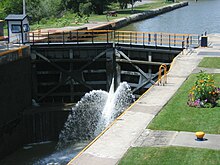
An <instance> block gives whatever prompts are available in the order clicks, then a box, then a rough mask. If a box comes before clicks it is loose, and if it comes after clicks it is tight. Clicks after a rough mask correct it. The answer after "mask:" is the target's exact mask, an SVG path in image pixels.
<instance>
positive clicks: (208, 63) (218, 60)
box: [199, 57, 220, 68]
mask: <svg viewBox="0 0 220 165" xmlns="http://www.w3.org/2000/svg"><path fill="white" fill-rule="evenodd" d="M199 67H204V68H220V57H204V58H203V59H202V61H201V62H200V63H199Z"/></svg>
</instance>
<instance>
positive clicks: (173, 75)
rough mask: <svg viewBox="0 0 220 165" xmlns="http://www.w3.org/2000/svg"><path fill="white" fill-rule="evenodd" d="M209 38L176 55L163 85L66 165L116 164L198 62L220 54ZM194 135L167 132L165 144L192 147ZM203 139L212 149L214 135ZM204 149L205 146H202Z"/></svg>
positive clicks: (213, 37) (212, 37)
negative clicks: (202, 44) (206, 45)
mask: <svg viewBox="0 0 220 165" xmlns="http://www.w3.org/2000/svg"><path fill="white" fill-rule="evenodd" d="M209 39H210V40H211V41H210V43H211V45H210V48H198V49H195V50H193V51H191V52H190V53H187V55H186V54H179V55H178V56H177V57H176V58H175V60H174V62H173V64H172V67H171V69H170V71H169V73H168V84H167V85H166V86H153V87H152V88H150V90H148V91H147V92H146V93H145V94H143V95H142V97H141V98H140V99H139V100H137V101H136V102H135V103H134V104H133V105H132V106H131V107H130V108H129V109H128V110H127V111H126V112H125V114H124V115H122V116H121V117H119V118H118V119H117V120H116V122H115V123H114V124H113V125H112V126H111V127H110V128H109V129H108V130H107V131H106V132H105V133H104V134H103V135H102V136H101V137H100V138H98V140H97V141H95V142H94V143H93V144H92V145H91V146H90V147H89V148H88V149H87V150H86V151H85V152H83V153H82V154H81V155H80V156H78V157H77V158H76V159H74V160H73V161H72V162H70V163H69V164H74V165H75V164H77V165H78V164H79V165H99V164H100V165H101V164H102V165H114V164H117V163H118V161H119V160H120V159H121V158H122V156H123V155H124V154H125V152H126V151H127V150H128V149H129V148H130V147H131V146H133V145H134V144H135V143H136V142H137V139H138V138H139V137H140V136H141V135H142V133H143V132H144V131H145V130H146V127H147V125H148V124H149V123H150V122H151V120H152V119H153V118H154V117H155V115H156V114H158V113H159V112H160V110H161V108H162V107H163V106H164V105H165V104H166V103H167V102H168V101H169V100H170V98H171V97H172V96H173V95H174V93H175V92H176V91H177V90H178V88H179V87H180V86H181V85H182V83H183V82H184V81H185V80H186V79H187V77H188V76H189V75H190V74H191V73H192V72H193V71H194V70H195V69H196V67H197V65H198V64H199V62H200V61H201V59H202V58H203V57H204V56H209V53H210V52H215V53H213V55H212V56H215V54H216V55H217V54H220V44H216V43H220V34H219V35H216V34H215V35H210V38H209ZM206 52H208V53H206ZM168 134H169V133H168ZM173 136H175V138H174V137H173ZM194 136H195V135H193V133H184V132H180V133H174V134H173V133H172V132H171V134H169V137H170V138H171V139H172V138H174V140H172V142H170V141H168V143H169V144H171V145H181V144H182V146H192V147H196V145H197V144H196V143H195V141H194V139H193V138H194ZM183 138H184V139H185V138H186V139H192V143H189V141H184V142H186V143H180V142H181V141H182V139H183ZM207 138H208V139H209V140H208V141H207V142H205V144H208V143H209V144H210V145H207V147H210V146H213V147H214V144H215V142H216V140H218V141H219V140H220V139H219V136H217V135H216V136H215V135H207ZM160 139H161V138H160ZM212 139H213V141H212ZM199 144H200V143H199ZM199 144H198V145H197V146H199ZM216 146H217V148H218V149H219V148H220V146H219V145H216ZM204 147H206V146H205V145H204Z"/></svg>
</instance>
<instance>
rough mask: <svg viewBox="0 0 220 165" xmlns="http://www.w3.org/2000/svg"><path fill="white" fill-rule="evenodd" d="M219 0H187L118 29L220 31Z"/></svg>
mask: <svg viewBox="0 0 220 165" xmlns="http://www.w3.org/2000/svg"><path fill="white" fill-rule="evenodd" d="M219 9H220V0H197V2H196V1H195V0H189V5H188V6H186V7H183V8H180V9H177V10H173V11H171V12H168V13H165V14H162V15H159V16H157V17H154V18H151V19H146V20H143V21H139V22H136V23H133V24H130V25H128V26H126V27H123V28H121V29H120V30H132V31H142V32H168V33H190V34H202V33H204V32H205V31H207V33H219V32H220V29H219V27H220V12H219Z"/></svg>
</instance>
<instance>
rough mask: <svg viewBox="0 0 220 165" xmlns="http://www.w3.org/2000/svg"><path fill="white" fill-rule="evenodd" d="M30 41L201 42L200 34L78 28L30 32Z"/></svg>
mask: <svg viewBox="0 0 220 165" xmlns="http://www.w3.org/2000/svg"><path fill="white" fill-rule="evenodd" d="M28 37H29V43H31V44H33V45H34V44H39V43H46V44H52V43H62V44H67V43H69V42H75V43H77V44H79V43H81V42H89V43H92V44H93V43H97V42H102V43H110V42H111V43H112V42H114V43H115V44H123V43H125V44H130V45H143V46H155V47H157V46H164V47H178V48H187V47H197V46H199V44H200V35H195V34H175V33H162V32H161V33H159V32H158V33H156V32H134V31H113V30H77V31H68V32H40V31H36V32H30V33H29V35H28Z"/></svg>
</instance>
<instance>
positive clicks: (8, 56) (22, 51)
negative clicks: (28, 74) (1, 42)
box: [0, 46, 29, 65]
mask: <svg viewBox="0 0 220 165" xmlns="http://www.w3.org/2000/svg"><path fill="white" fill-rule="evenodd" d="M28 56H29V47H28V46H21V47H13V48H11V49H6V50H4V51H0V65H1V64H5V63H8V62H12V61H16V60H18V59H20V58H24V57H28Z"/></svg>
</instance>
